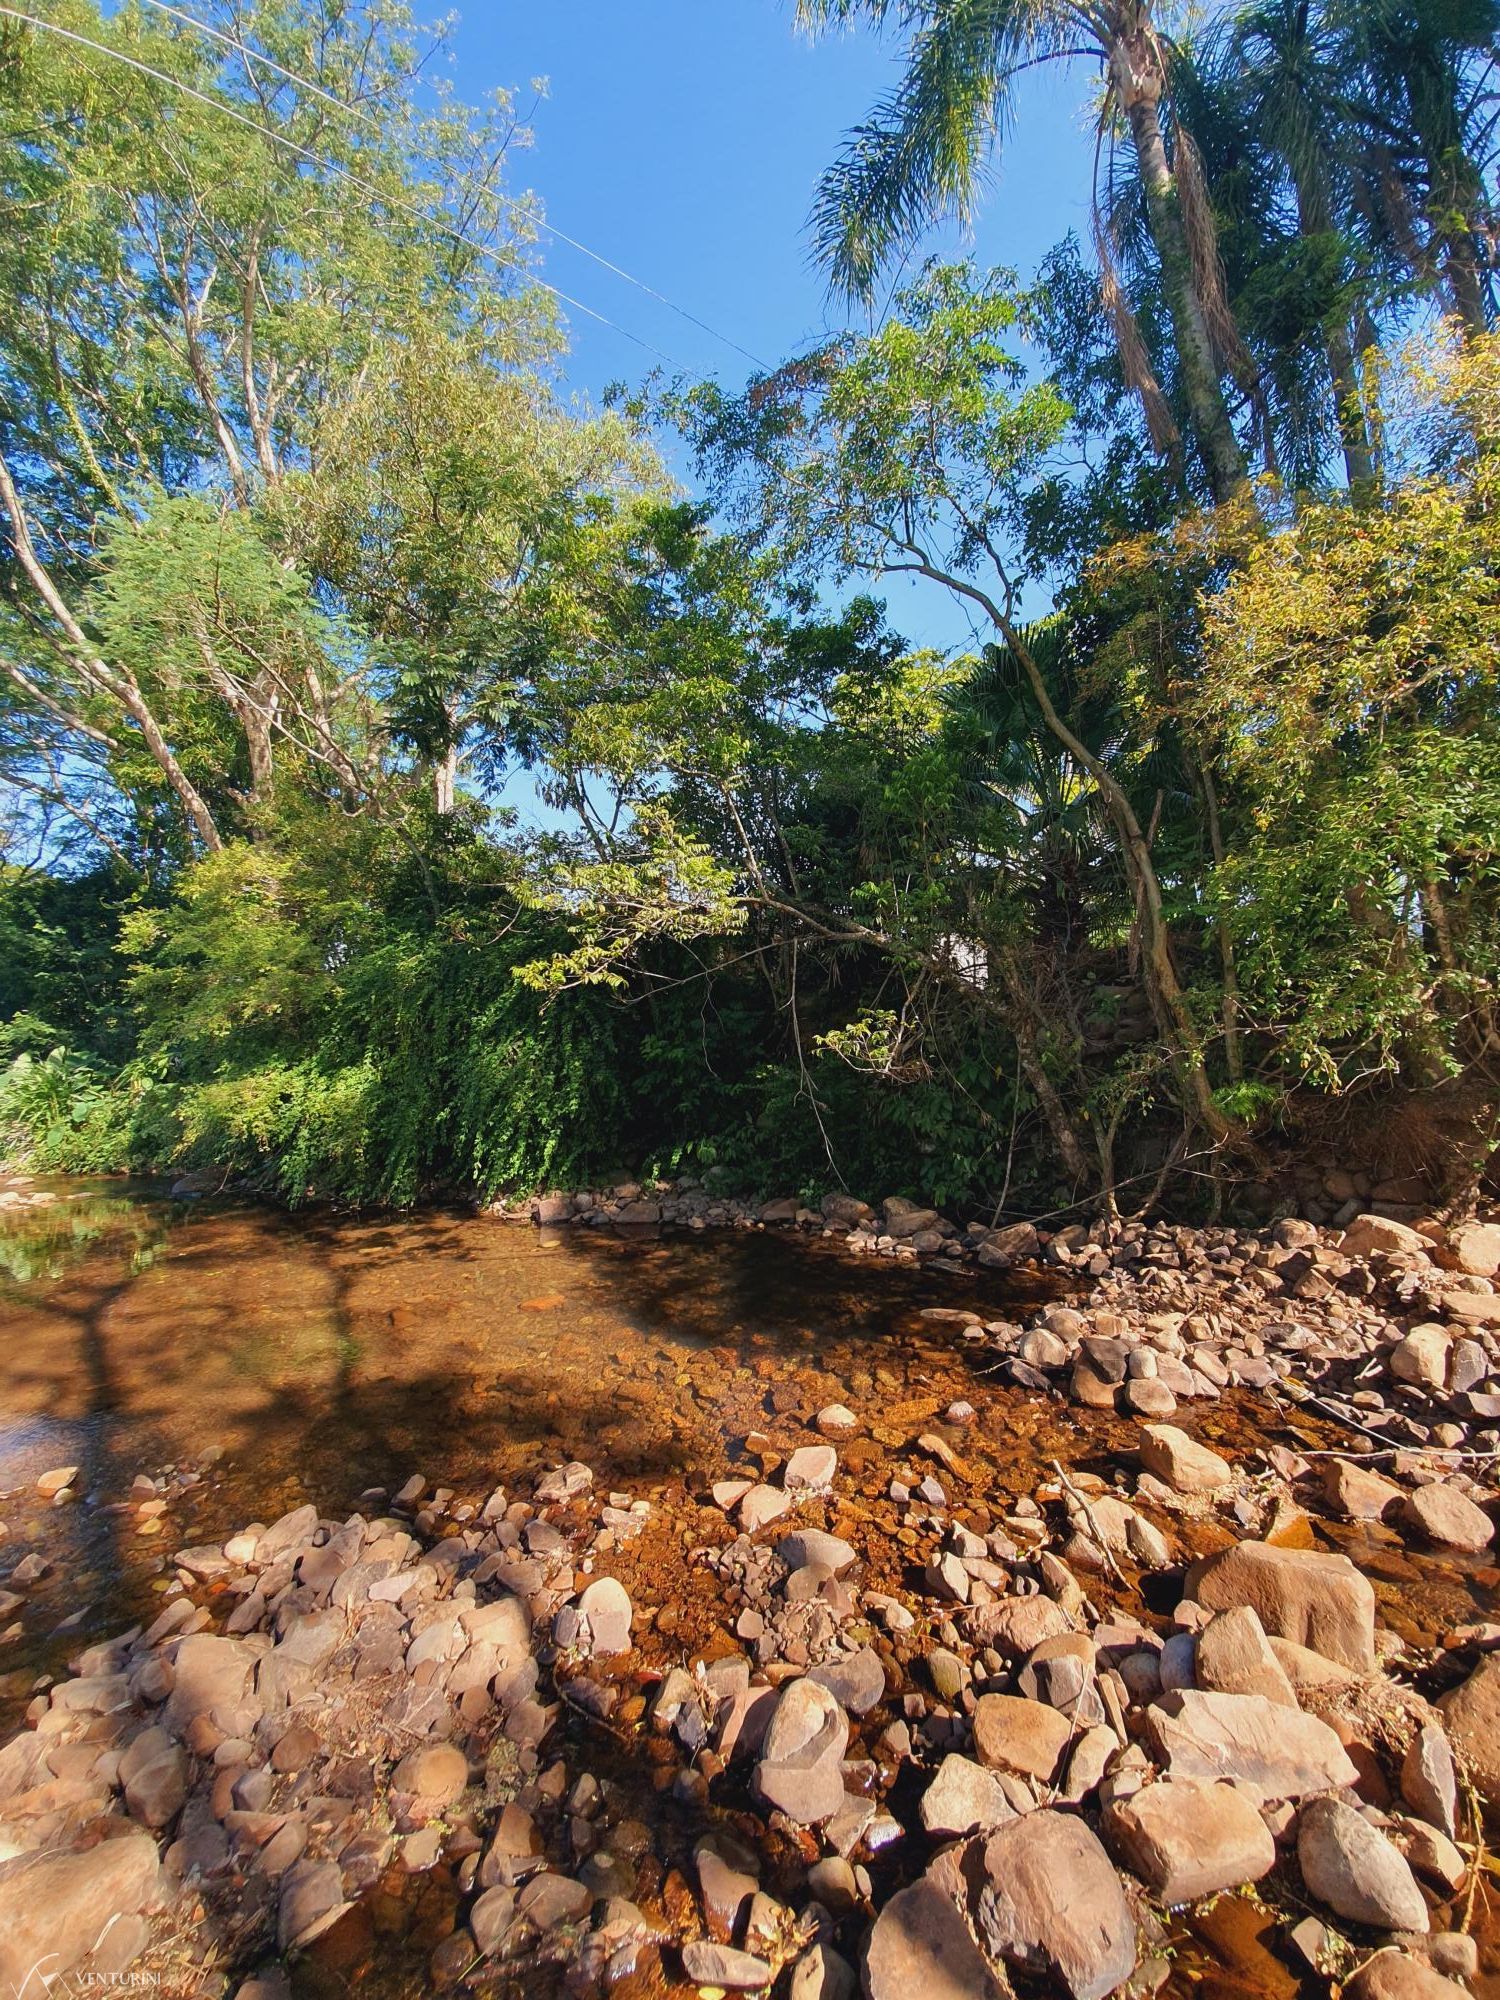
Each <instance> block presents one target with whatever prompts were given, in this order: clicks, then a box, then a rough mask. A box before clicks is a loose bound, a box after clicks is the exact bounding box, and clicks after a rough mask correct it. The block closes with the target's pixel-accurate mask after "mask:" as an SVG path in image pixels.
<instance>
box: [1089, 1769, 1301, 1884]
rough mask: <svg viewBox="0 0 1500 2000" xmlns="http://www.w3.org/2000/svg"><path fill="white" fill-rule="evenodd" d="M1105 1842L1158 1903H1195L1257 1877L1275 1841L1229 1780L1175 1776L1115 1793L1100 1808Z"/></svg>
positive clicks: (1267, 1865)
mask: <svg viewBox="0 0 1500 2000" xmlns="http://www.w3.org/2000/svg"><path fill="white" fill-rule="evenodd" d="M1104 1835H1105V1839H1106V1840H1107V1841H1108V1842H1109V1845H1110V1847H1111V1849H1112V1850H1113V1851H1114V1853H1115V1854H1116V1855H1117V1856H1118V1857H1119V1859H1120V1860H1122V1861H1123V1862H1124V1863H1125V1865H1126V1866H1127V1867H1128V1868H1130V1869H1132V1870H1133V1871H1134V1872H1135V1873H1136V1874H1137V1875H1139V1876H1140V1878H1141V1880H1142V1881H1143V1882H1144V1883H1145V1885H1146V1887H1147V1888H1148V1889H1149V1890H1150V1891H1151V1893H1152V1895H1153V1896H1155V1897H1156V1898H1157V1899H1158V1900H1159V1901H1160V1902H1163V1903H1168V1904H1171V1903H1195V1902H1197V1901H1198V1899H1199V1898H1200V1897H1202V1896H1212V1895H1215V1894H1216V1893H1217V1892H1218V1891H1219V1890H1220V1889H1235V1888H1238V1887H1239V1885H1240V1884H1241V1883H1242V1882H1258V1881H1259V1880H1260V1878H1261V1876H1262V1875H1264V1874H1266V1873H1267V1872H1268V1871H1269V1870H1270V1869H1271V1868H1273V1867H1274V1866H1275V1863H1276V1843H1275V1841H1274V1840H1273V1839H1272V1838H1271V1835H1270V1832H1269V1830H1268V1828H1267V1826H1266V1823H1265V1821H1264V1820H1263V1819H1262V1818H1261V1816H1260V1813H1259V1812H1258V1811H1257V1810H1256V1807H1255V1805H1254V1804H1253V1803H1252V1802H1251V1800H1250V1799H1248V1798H1247V1797H1246V1796H1245V1794H1244V1793H1243V1792H1241V1791H1238V1790H1236V1788H1235V1787H1234V1786H1233V1785H1225V1784H1218V1783H1215V1782H1213V1781H1212V1780H1208V1779H1202V1778H1179V1779H1176V1780H1175V1781H1171V1782H1165V1783H1162V1784H1157V1785H1147V1786H1145V1787H1144V1788H1143V1789H1142V1790H1141V1791H1139V1792H1136V1793H1134V1794H1132V1796H1131V1797H1129V1798H1124V1799H1117V1800H1115V1801H1114V1803H1113V1804H1112V1805H1111V1806H1110V1807H1109V1808H1108V1810H1107V1811H1106V1812H1105V1815H1104Z"/></svg>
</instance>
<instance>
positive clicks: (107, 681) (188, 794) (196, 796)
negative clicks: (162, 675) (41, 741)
mask: <svg viewBox="0 0 1500 2000" xmlns="http://www.w3.org/2000/svg"><path fill="white" fill-rule="evenodd" d="M0 510H3V512H4V513H5V515H6V516H7V518H8V519H9V521H10V538H11V545H12V547H13V548H14V549H15V552H16V557H17V560H18V561H19V562H20V565H21V568H22V569H23V570H24V571H25V573H26V577H27V580H28V581H29V582H30V584H31V587H32V589H33V590H35V592H36V594H37V596H38V597H39V598H40V599H41V600H42V602H43V604H45V605H46V607H47V609H48V611H50V612H51V614H52V616H53V618H54V619H55V620H56V621H57V624H58V626H59V627H60V628H61V631H62V634H63V637H64V638H65V639H66V641H67V644H68V648H69V649H70V650H71V652H72V654H73V656H74V658H75V659H76V661H77V663H78V667H79V670H80V673H81V675H82V677H83V679H84V681H85V682H86V684H88V685H90V686H91V687H92V688H93V689H94V690H95V691H96V692H98V693H102V694H105V695H107V696H108V697H109V698H110V699H111V700H112V701H115V702H118V704H119V705H120V707H121V708H122V709H123V710H124V711H125V713H126V714H127V715H128V716H129V717H130V719H131V721H132V722H133V723H134V724H135V726H136V728H137V729H139V730H140V732H141V738H142V741H143V742H144V743H145V745H146V748H147V750H148V751H150V753H151V756H152V757H153V759H154V760H155V762H156V766H157V769H158V770H159V771H160V772H161V774H162V776H163V777H164V778H165V779H166V781H167V783H168V785H169V786H170V787H171V789H172V791H173V792H174V793H175V794H176V796H177V799H178V802H179V804H180V805H181V806H182V809H183V811H184V812H185V813H186V814H187V816H188V819H189V820H190V821H191V823H192V825H193V827H194V829H195V831H196V832H197V835H198V838H199V839H200V840H201V841H202V842H203V845H204V846H205V847H206V848H208V849H209V851H210V852H211V853H217V852H218V851H219V849H220V848H221V847H222V846H223V845H224V843H223V841H222V840H221V839H220V838H219V829H218V827H217V826H216V825H215V824H214V816H213V814H212V813H211V812H210V811H209V808H208V801H207V800H206V799H205V798H204V797H203V795H202V793H201V792H200V791H199V790H198V788H197V786H196V785H194V783H193V781H192V779H191V778H189V776H188V775H187V773H186V771H184V770H183V768H182V766H181V764H179V763H178V761H177V758H176V755H175V753H174V752H173V750H172V747H171V745H170V744H169V743H168V742H167V739H166V736H165V735H164V734H163V732H162V728H161V725H160V724H159V723H158V722H157V720H156V717H155V716H154V715H153V714H152V713H151V709H150V706H149V704H148V703H147V700H146V697H145V696H144V695H143V694H142V693H141V690H140V686H139V684H138V683H137V681H136V680H135V677H134V676H133V675H132V674H129V673H126V672H125V671H124V670H123V669H116V668H114V667H111V666H109V665H107V664H106V662H105V661H103V660H101V659H100V658H99V656H98V654H97V653H95V651H94V649H93V648H92V646H90V644H89V641H88V635H87V633H86V632H85V631H84V629H83V627H82V626H81V625H80V624H79V622H78V620H77V619H76V618H75V617H74V616H73V613H72V612H71V611H70V610H69V609H68V605H67V602H66V600H65V599H64V597H63V594H62V592H61V591H60V590H59V589H58V587H57V585H56V583H55V582H54V581H53V578H52V573H51V571H50V570H49V569H48V568H47V566H46V564H45V563H44V562H43V561H42V559H41V557H40V556H39V555H38V554H37V550H36V544H35V542H33V540H32V538H31V524H30V522H29V521H28V520H27V518H26V510H25V508H24V507H23V506H22V505H21V496H20V494H19V493H18V492H17V491H16V485H15V481H14V480H13V479H12V478H11V474H10V467H9V465H8V464H7V463H6V461H5V458H4V455H3V454H0Z"/></svg>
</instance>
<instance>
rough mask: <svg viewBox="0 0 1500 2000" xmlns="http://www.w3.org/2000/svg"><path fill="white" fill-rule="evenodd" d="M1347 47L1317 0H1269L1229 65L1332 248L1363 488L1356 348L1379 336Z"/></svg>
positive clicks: (1327, 323) (1332, 372) (1230, 80)
mask: <svg viewBox="0 0 1500 2000" xmlns="http://www.w3.org/2000/svg"><path fill="white" fill-rule="evenodd" d="M1339 57H1340V49H1339V45H1338V41H1337V38H1336V37H1335V35H1334V33H1333V30H1332V28H1331V26H1330V24H1329V23H1328V21H1327V20H1326V19H1325V18H1323V17H1321V16H1320V15H1319V14H1318V13H1317V12H1315V10H1314V8H1313V6H1312V4H1311V0H1259V4H1257V5H1254V6H1251V7H1249V8H1248V9H1246V10H1245V11H1243V12H1241V13H1240V14H1239V15H1238V17H1237V18H1236V19H1235V21H1234V22H1233V24H1232V32H1231V33H1230V35H1229V36H1228V37H1227V38H1226V40H1225V44H1224V58H1225V60H1224V62H1223V65H1222V68H1223V73H1224V80H1225V82H1226V83H1227V85H1228V87H1229V89H1230V90H1231V92H1232V93H1233V95H1234V96H1235V97H1236V98H1237V99H1238V100H1239V103H1240V105H1241V107H1242V110H1243V115H1244V119H1245V124H1246V128H1247V131H1248V134H1249V136H1250V138H1251V139H1252V141H1253V142H1255V143H1257V144H1258V145H1260V146H1263V147H1265V148H1266V149H1268V150H1269V151H1270V152H1271V154H1272V155H1274V156H1275V158H1276V159H1277V160H1278V161H1279V163H1280V165H1281V167H1282V169H1283V170H1284V172H1285V174H1286V177H1287V179H1288V180H1289V182H1290V184H1291V189H1292V194H1293V197H1294V199H1295V203H1296V216H1297V231H1298V234H1299V235H1300V237H1301V238H1302V239H1303V243H1304V245H1306V246H1309V247H1313V248H1316V247H1317V246H1319V245H1326V246H1328V247H1329V248H1330V250H1331V253H1332V260H1333V263H1334V266H1335V268H1334V272H1333V275H1334V278H1335V280H1336V296H1335V298H1334V300H1333V302H1332V305H1331V308H1330V310H1329V311H1328V312H1327V314H1326V316H1325V317H1324V319H1323V322H1322V326H1321V333H1322V338H1323V346H1324V352H1325V355H1326V357H1327V362H1328V372H1329V376H1330V378H1331V381H1332V388H1333V401H1334V410H1335V414H1336V419H1337V425H1338V435H1339V443H1340V446H1341V448H1342V450H1343V455H1344V469H1345V473H1346V475H1347V478H1348V481H1349V490H1350V492H1351V493H1356V494H1357V493H1362V492H1366V491H1368V489H1369V486H1370V484H1371V481H1372V480H1373V478H1374V472H1375V465H1374V455H1373V452H1372V450H1371V445H1370V433H1369V428H1368V425H1367V423H1366V418H1365V410H1364V404H1363V399H1362V397H1361V395H1360V383H1359V373H1358V368H1357V365H1356V358H1355V357H1356V351H1357V345H1358V347H1359V348H1363V347H1364V346H1366V345H1368V344H1369V343H1368V340H1360V341H1358V343H1357V344H1356V336H1355V332H1354V326H1353V321H1354V315H1353V314H1352V313H1351V310H1350V308H1351V305H1352V304H1353V303H1354V299H1353V277H1354V273H1353V270H1352V263H1353V260H1352V258H1351V255H1350V246H1349V243H1348V240H1347V235H1346V231H1345V229H1344V227H1343V226H1342V225H1343V222H1344V219H1345V218H1346V217H1347V215H1348V213H1349V201H1348V193H1349V190H1348V184H1347V183H1348V176H1347V174H1346V173H1344V172H1343V171H1342V159H1341V154H1343V153H1346V151H1347V139H1348V133H1347V128H1346V125H1345V119H1346V110H1345V105H1346V101H1347V100H1346V91H1347V75H1346V72H1345V70H1344V68H1343V65H1342V64H1341V63H1340V60H1339ZM1360 317H1361V319H1364V320H1365V321H1367V320H1368V315H1367V314H1361V315H1360Z"/></svg>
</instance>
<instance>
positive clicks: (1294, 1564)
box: [1186, 1542, 1375, 1673]
mask: <svg viewBox="0 0 1500 2000" xmlns="http://www.w3.org/2000/svg"><path fill="white" fill-rule="evenodd" d="M1186 1594H1187V1595H1188V1596H1189V1597H1191V1598H1193V1599H1195V1600H1196V1601H1197V1602H1198V1603H1199V1604H1202V1605H1205V1606H1206V1607H1207V1608H1208V1609H1209V1610H1210V1611H1229V1610H1233V1609H1234V1607H1235V1606H1236V1605H1241V1604H1247V1605H1249V1606H1250V1608H1251V1609H1252V1610H1253V1611H1254V1612H1255V1613H1256V1615H1257V1616H1258V1617H1259V1619H1260V1622H1261V1624H1262V1626H1263V1627H1264V1628H1265V1630H1266V1631H1267V1632H1268V1633H1273V1634H1275V1635H1276V1636H1277V1637H1278V1638H1282V1639H1292V1640H1295V1642H1296V1643H1297V1644H1298V1645H1299V1646H1308V1647H1310V1648H1311V1649H1312V1651H1313V1652H1315V1653H1323V1654H1325V1655H1326V1656H1327V1657H1328V1658H1329V1659H1331V1660H1338V1661H1340V1662H1341V1663H1342V1664H1343V1665H1344V1666H1346V1667H1353V1668H1354V1669H1355V1671H1356V1672H1358V1673H1370V1672H1373V1670H1374V1667H1375V1592H1374V1590H1373V1589H1372V1588H1371V1586H1370V1582H1369V1579H1368V1578H1367V1577H1364V1576H1361V1575H1360V1573H1359V1571H1358V1570H1357V1569H1356V1568H1355V1567H1354V1565H1353V1563H1352V1562H1350V1560H1349V1558H1348V1557H1347V1556H1340V1555H1327V1554H1324V1553H1323V1552H1322V1551H1321V1550H1316V1549H1285V1548H1276V1547H1273V1546H1272V1545H1271V1544H1270V1543H1269V1542H1240V1543H1238V1544H1237V1545H1236V1546H1235V1547H1234V1548H1232V1549H1225V1550H1223V1551H1222V1552H1221V1553H1220V1554H1218V1555H1212V1556H1207V1557H1205V1558H1203V1560H1202V1561H1200V1562H1196V1563H1194V1564H1193V1566H1192V1568H1191V1569H1190V1570H1189V1571H1188V1575H1187V1589H1186Z"/></svg>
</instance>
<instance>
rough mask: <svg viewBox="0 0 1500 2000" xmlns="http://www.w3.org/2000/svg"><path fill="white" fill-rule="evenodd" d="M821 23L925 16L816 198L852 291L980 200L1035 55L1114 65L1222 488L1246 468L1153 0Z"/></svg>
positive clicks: (1216, 489)
mask: <svg viewBox="0 0 1500 2000" xmlns="http://www.w3.org/2000/svg"><path fill="white" fill-rule="evenodd" d="M798 13H799V18H800V19H801V20H802V21H803V23H804V24H805V25H807V26H809V27H811V28H814V29H822V28H826V27H828V26H830V25H836V24H839V23H843V22H848V21H852V20H856V19H865V20H869V21H872V22H873V23H874V24H875V25H876V26H877V27H880V26H884V25H886V24H887V23H888V22H891V21H894V22H895V23H896V24H897V25H899V26H900V27H902V28H905V29H909V30H910V31H911V39H910V45H909V48H908V51H907V61H906V70H905V74H904V76H903V77H902V79H901V81H900V83H899V84H898V85H897V87H896V89H895V91H894V92H893V93H892V94H891V95H890V96H889V97H887V98H886V99H884V100H883V101H882V102H881V103H880V104H879V105H877V106H876V108H875V110H874V112H873V113H872V114H871V116H870V117H869V118H868V119H867V120H866V122H865V123H864V124H863V125H860V126H859V127H857V128H856V129H855V131H854V132H853V133H851V135H850V137H849V140H848V142H847V144H846V146H845V149H844V152H843V154H842V156H841V157H840V159H839V160H838V161H837V162H836V163H835V164H834V166H833V167H832V168H831V169H830V170H829V172H828V173H827V174H826V175H825V176H824V179H823V182H822V185H821V187H820V189H819V193H818V198H817V202H816V206H815V209H814V231H815V239H816V244H817V248H818V252H819V255H820V256H821V258H822V259H823V261H824V262H825V263H827V264H828V266H829V267H830V269H831V271H832V273H833V276H834V280H835V282H836V283H837V284H839V285H840V286H841V287H842V288H843V289H844V290H845V291H846V292H847V293H849V294H850V295H851V296H853V297H868V296H869V293H870V291H871V289H872V287H873V285H874V282H875V279H876V277H877V276H878V274H879V271H880V268H881V266H882V265H883V264H884V262H885V261H886V259H887V258H888V257H889V256H890V255H891V254H892V252H893V251H894V250H895V249H896V248H897V247H898V246H899V245H900V244H901V243H902V242H904V241H907V240H909V239H910V238H911V237H912V236H914V235H915V234H916V233H917V232H918V231H919V230H920V229H921V228H922V227H923V226H924V225H926V224H927V223H929V222H932V221H934V220H936V219H937V218H938V216H940V215H941V214H942V213H944V212H945V211H950V210H956V211H957V212H958V213H959V214H961V215H967V214H968V213H969V212H970V210H971V209H972V206H973V202H974V198H975V194H976V192H977V187H978V182H979V176H980V174H981V172H982V169H983V167H984V164H985V161H986V159H987V158H988V156H989V155H990V154H991V152H992V151H993V150H994V148H995V147H996V146H997V145H998V144H999V143H1001V142H1002V140H1003V138H1004V135H1005V130H1006V127H1007V125H1008V123H1009V120H1010V118H1011V116H1012V112H1013V102H1012V92H1013V86H1014V83H1015V80H1016V78H1017V77H1018V76H1019V75H1020V73H1021V72H1022V71H1023V70H1026V69H1030V68H1033V67H1035V66H1036V65H1037V64H1040V63H1046V62H1061V61H1067V60H1070V59H1071V58H1074V57H1078V56H1082V57H1085V58H1092V59H1094V60H1097V61H1098V62H1099V63H1100V64H1101V65H1102V68H1103V72H1104V78H1105V101H1104V106H1103V109H1102V112H1101V123H1107V122H1108V121H1111V120H1112V119H1114V118H1115V117H1121V118H1123V119H1124V121H1125V123H1126V125H1127V127H1128V129H1129V132H1130V138H1131V143H1132V146H1133V149H1134V153H1135V159H1136V166H1137V170H1138V172H1139V175H1140V180H1141V185H1142V188H1143V190H1144V193H1145V198H1146V207H1147V214H1148V218H1149V224H1150V230H1151V237H1152V241H1153V243H1154V245H1155V249H1156V255H1157V258H1158V260H1159V262H1160V266H1161V274H1162V284H1163V290H1164V292H1165V296H1166V301H1167V306H1168V310H1169V313H1170V318H1171V324H1172V334H1173V342H1174V346H1175V350H1176V359H1177V371H1178V376H1179V379H1180V381H1181V385H1182V391H1183V395H1184V397H1185V399H1186V402H1187V406H1188V409H1189V412H1190V414H1191V419H1192V429H1193V433H1194V436H1195V438H1196V441H1197V445H1198V449H1199V452H1200V453H1201V455H1202V459H1203V464H1204V468H1205V471H1206V473H1207V476H1208V483H1209V487H1210V490H1211V491H1212V493H1213V496H1214V498H1215V499H1216V500H1223V499H1226V498H1227V497H1228V496H1229V495H1230V494H1231V493H1232V492H1234V491H1235V490H1236V489H1237V488H1238V487H1239V486H1240V485H1241V484H1242V483H1243V481H1244V478H1245V459H1244V455H1243V453H1242V452H1241V450H1240V445H1239V441H1238V439H1237V438H1236V436H1235V431H1234V425H1233V423H1232V421H1231V419H1230V414H1229V405H1228V403H1227V401H1226V399H1225V395H1224V388H1223V383H1222V379H1221V370H1222V365H1223V363H1224V362H1225V361H1226V360H1227V359H1228V358H1229V356H1230V355H1231V354H1233V352H1234V351H1235V349H1236V347H1237V339H1236V336H1235V333H1234V328H1233V324H1232V322H1231V321H1230V319H1229V315H1228V310H1227V307H1226V306H1225V303H1224V295H1223V285H1222V277H1221V274H1220V271H1219V264H1218V251H1217V244H1216V241H1215V233H1214V226H1213V217H1212V211H1211V209H1210V207H1209V203H1208V199H1207V194H1206V190H1205V188H1204V184H1203V176H1202V171H1201V166H1200V163H1199V161H1198V158H1197V153H1196V150H1195V148H1194V146H1193V142H1192V139H1191V137H1190V135H1189V134H1188V133H1187V132H1186V131H1185V130H1184V129H1183V127H1182V125H1181V123H1180V122H1179V121H1178V120H1177V118H1176V117H1175V116H1174V115H1173V110H1172V103H1171V94H1170V89H1169V73H1170V62H1171V51H1170V47H1169V44H1168V43H1167V41H1166V39H1165V37H1164V36H1163V35H1162V33H1161V32H1160V30H1159V29H1158V28H1157V26H1156V24H1155V21H1154V19H1153V15H1152V4H1151V0H799V7H798Z"/></svg>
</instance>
